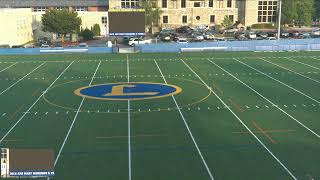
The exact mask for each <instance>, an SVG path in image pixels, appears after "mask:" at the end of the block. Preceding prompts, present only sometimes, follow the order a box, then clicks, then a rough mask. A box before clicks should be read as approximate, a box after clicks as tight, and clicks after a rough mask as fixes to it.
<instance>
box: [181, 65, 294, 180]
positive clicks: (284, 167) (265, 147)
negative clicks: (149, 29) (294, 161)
mask: <svg viewBox="0 0 320 180" xmlns="http://www.w3.org/2000/svg"><path fill="white" fill-rule="evenodd" d="M181 61H182V62H183V63H184V64H185V65H186V66H187V67H188V68H189V69H190V71H192V72H193V73H194V74H195V75H196V76H197V77H198V79H199V80H200V81H201V82H202V83H203V84H204V85H205V86H206V87H207V88H208V89H209V90H210V91H211V92H212V93H213V94H214V95H215V96H216V97H217V98H218V99H219V100H220V102H221V103H222V104H223V105H224V106H225V107H226V108H227V109H228V110H229V111H230V112H231V113H232V114H233V116H234V117H235V118H237V119H238V121H239V122H240V123H241V124H242V125H243V126H244V127H245V128H246V129H247V130H248V131H249V132H250V134H251V135H252V136H253V137H254V138H255V139H256V140H257V141H258V142H259V143H260V144H261V146H263V147H264V149H265V150H267V151H268V152H269V154H270V155H271V156H272V157H273V158H274V159H275V160H276V161H277V162H278V163H279V164H280V165H281V166H282V167H283V169H285V170H286V171H287V173H288V174H289V175H290V176H291V177H292V179H294V180H297V178H296V177H295V176H294V175H293V174H292V173H291V171H290V170H289V169H288V168H287V167H286V166H285V165H284V164H283V163H282V162H281V161H280V160H279V159H278V158H277V157H276V156H275V155H274V154H273V152H271V151H270V150H269V148H268V147H267V146H266V145H265V144H264V143H263V142H262V141H261V140H260V139H259V138H258V137H257V136H256V135H255V134H254V133H253V132H252V131H251V129H250V128H249V127H248V126H247V125H246V124H245V123H244V122H243V121H242V120H241V119H240V118H239V117H238V115H237V114H235V113H234V112H233V111H232V110H231V109H230V107H229V106H227V104H226V103H225V102H224V101H223V100H222V99H221V98H220V97H219V96H218V95H217V94H216V93H215V92H214V91H213V90H212V88H210V87H209V86H208V84H207V83H206V82H205V81H204V80H203V79H202V78H201V77H200V76H199V75H198V74H197V73H196V72H195V71H194V70H193V69H192V68H191V67H190V66H189V65H188V64H187V63H186V62H184V61H183V60H181Z"/></svg>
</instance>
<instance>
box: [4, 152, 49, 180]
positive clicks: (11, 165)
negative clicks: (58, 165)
mask: <svg viewBox="0 0 320 180" xmlns="http://www.w3.org/2000/svg"><path fill="white" fill-rule="evenodd" d="M53 158H54V152H53V150H50V149H9V148H1V176H0V179H1V178H16V177H28V178H37V177H50V176H54V163H53Z"/></svg>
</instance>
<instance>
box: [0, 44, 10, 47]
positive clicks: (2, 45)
mask: <svg viewBox="0 0 320 180" xmlns="http://www.w3.org/2000/svg"><path fill="white" fill-rule="evenodd" d="M0 48H10V45H9V44H1V45H0Z"/></svg>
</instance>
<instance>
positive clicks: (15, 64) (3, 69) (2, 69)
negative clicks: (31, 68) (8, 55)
mask: <svg viewBox="0 0 320 180" xmlns="http://www.w3.org/2000/svg"><path fill="white" fill-rule="evenodd" d="M17 63H18V62H15V63H13V64H11V65H10V66H8V67H6V68H4V69H2V70H1V71H0V73H1V72H3V71H5V70H7V69H9V68H11V67H12V66H14V65H16V64H17Z"/></svg>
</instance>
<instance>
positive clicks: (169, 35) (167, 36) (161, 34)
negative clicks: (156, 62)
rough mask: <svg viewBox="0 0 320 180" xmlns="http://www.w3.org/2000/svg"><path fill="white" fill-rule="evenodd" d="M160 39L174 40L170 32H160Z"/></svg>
mask: <svg viewBox="0 0 320 180" xmlns="http://www.w3.org/2000/svg"><path fill="white" fill-rule="evenodd" d="M159 36H160V40H161V41H167V42H168V41H171V40H172V35H171V34H169V33H160V35H159Z"/></svg>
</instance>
